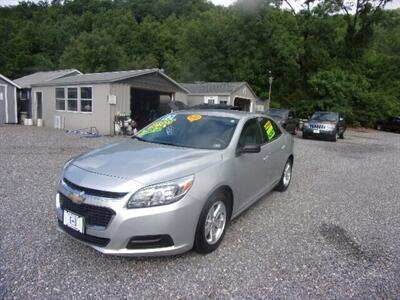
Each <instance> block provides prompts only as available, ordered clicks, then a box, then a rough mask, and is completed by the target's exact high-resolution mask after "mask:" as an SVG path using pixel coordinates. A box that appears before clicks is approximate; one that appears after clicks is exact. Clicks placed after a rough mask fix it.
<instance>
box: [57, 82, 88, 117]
mask: <svg viewBox="0 0 400 300" xmlns="http://www.w3.org/2000/svg"><path fill="white" fill-rule="evenodd" d="M83 87H84V88H85V87H86V88H91V89H92V99H83V100H89V101H92V111H82V109H81V100H82V98H81V88H83ZM69 88H73V89H75V88H76V89H77V90H78V98H77V110H68V89H69ZM56 89H64V101H65V109H64V110H59V109H57V99H59V100H61V98H57V94H56ZM93 94H94V88H93V85H73V86H71V85H68V86H55V87H54V96H55V98H54V99H55V102H54V105H55V111H56V112H62V113H73V114H84V115H90V114H93V110H94V109H93V103H94V98H93Z"/></svg>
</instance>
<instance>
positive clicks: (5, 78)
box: [0, 74, 21, 89]
mask: <svg viewBox="0 0 400 300" xmlns="http://www.w3.org/2000/svg"><path fill="white" fill-rule="evenodd" d="M0 78H1V79H3V80H4V81H7V82H8V83H9V84H11V85H13V86H15V87H17V88H19V89H20V88H21V87H20V86H19V85H18V84H16V83H15V82H14V81H12V80H10V79H8V78H7V77H6V76H4V75H1V74H0Z"/></svg>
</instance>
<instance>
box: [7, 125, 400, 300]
mask: <svg viewBox="0 0 400 300" xmlns="http://www.w3.org/2000/svg"><path fill="white" fill-rule="evenodd" d="M115 140H117V138H97V139H87V138H77V137H71V136H67V135H65V134H64V133H62V132H59V131H56V130H52V129H47V128H34V127H21V126H3V127H0V183H1V184H0V204H1V206H0V218H1V221H0V239H1V241H0V299H13V298H15V299H26V298H39V299H40V298H47V299H49V298H51V299H64V298H65V299H72V298H82V297H85V298H89V299H98V298H108V299H109V298H114V299H122V298H132V299H143V298H166V299H168V298H185V299H187V298H196V299H198V298H206V299H207V298H218V299H226V298H236V299H244V298H249V299H250V298H331V299H332V298H350V297H352V298H378V297H379V298H392V299H393V298H399V297H400V258H399V257H400V239H399V237H400V201H399V200H400V197H399V195H400V134H394V133H389V132H377V131H365V132H362V131H350V132H348V134H347V136H346V139H345V140H340V141H338V142H337V143H332V142H324V141H314V140H302V139H300V138H297V139H296V141H295V168H294V176H293V181H292V184H291V186H290V188H289V190H288V191H287V192H285V193H278V192H272V193H270V194H269V195H267V196H266V197H264V199H261V200H260V201H259V202H257V203H256V204H255V205H253V206H252V207H251V208H250V209H249V210H247V211H246V212H245V213H244V214H242V215H241V216H240V217H238V218H237V219H235V220H234V221H233V222H232V223H231V224H230V226H229V228H228V230H227V234H226V236H225V239H224V242H223V243H222V244H221V247H220V248H219V249H218V250H217V251H216V252H214V253H212V254H209V255H207V256H203V255H199V254H197V253H194V252H189V253H186V254H183V255H180V256H175V257H161V258H140V259H138V258H123V257H111V256H105V255H102V254H99V253H97V252H96V251H94V250H92V249H91V248H89V247H87V246H85V245H82V244H80V243H79V242H76V241H75V240H72V239H71V238H69V237H68V236H66V235H63V234H61V233H59V232H57V231H56V218H55V211H54V193H55V185H56V181H57V178H58V174H59V172H60V169H61V166H62V164H63V163H64V162H65V161H67V160H68V159H69V158H70V157H73V156H75V155H78V154H80V153H82V152H85V151H88V150H89V149H92V148H95V147H97V146H99V145H102V144H105V143H109V142H112V141H115Z"/></svg>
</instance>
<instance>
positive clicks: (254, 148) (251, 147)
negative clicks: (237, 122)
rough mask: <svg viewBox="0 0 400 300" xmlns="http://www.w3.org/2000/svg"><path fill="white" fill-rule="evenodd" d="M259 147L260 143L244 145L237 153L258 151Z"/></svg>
mask: <svg viewBox="0 0 400 300" xmlns="http://www.w3.org/2000/svg"><path fill="white" fill-rule="evenodd" d="M260 151H261V147H260V145H245V146H244V147H243V148H240V149H239V151H238V153H239V154H243V153H260Z"/></svg>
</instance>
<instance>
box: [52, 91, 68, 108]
mask: <svg viewBox="0 0 400 300" xmlns="http://www.w3.org/2000/svg"><path fill="white" fill-rule="evenodd" d="M57 89H63V90H64V110H61V109H57V99H60V100H61V98H57V91H56V90H57ZM54 99H55V102H54V107H55V110H56V111H58V112H66V111H67V98H66V93H65V87H64V86H63V87H57V86H56V87H54Z"/></svg>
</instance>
